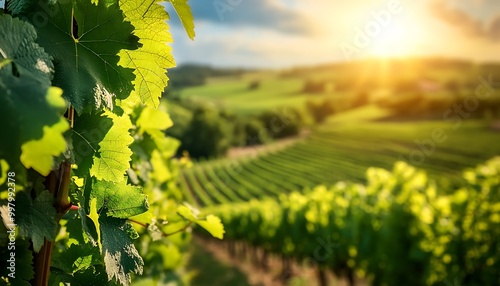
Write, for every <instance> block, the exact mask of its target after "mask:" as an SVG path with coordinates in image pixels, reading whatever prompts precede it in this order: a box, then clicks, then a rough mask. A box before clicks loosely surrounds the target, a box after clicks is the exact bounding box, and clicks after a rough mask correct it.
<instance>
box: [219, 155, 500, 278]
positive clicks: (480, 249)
mask: <svg viewBox="0 0 500 286" xmlns="http://www.w3.org/2000/svg"><path fill="white" fill-rule="evenodd" d="M499 175H500V158H498V157H497V158H494V159H491V160H490V161H488V162H486V163H485V164H483V165H480V166H478V167H477V168H476V169H474V170H467V171H465V172H464V174H463V176H464V181H463V184H462V185H461V186H459V187H457V188H456V189H455V192H451V193H450V194H446V193H448V192H443V191H440V190H438V189H437V187H436V184H435V183H434V182H433V181H432V180H429V179H428V177H427V175H426V174H425V173H424V172H423V171H419V170H417V169H415V168H413V167H411V166H409V165H407V164H406V163H403V162H398V163H396V164H395V166H394V169H393V171H392V172H389V171H386V170H383V169H377V168H371V169H369V170H368V171H367V174H366V176H367V184H366V185H364V186H363V185H357V184H351V183H343V182H340V183H337V184H336V185H335V186H333V187H331V188H328V189H327V188H325V187H323V186H319V187H316V188H314V189H313V190H311V191H309V192H307V191H306V192H305V193H298V192H293V193H291V194H290V195H287V196H285V195H282V196H280V197H279V199H278V200H270V199H268V200H262V201H256V200H253V201H250V202H246V203H239V204H225V205H221V206H217V207H213V208H210V211H212V212H214V213H216V214H217V215H219V216H220V217H221V219H222V221H223V223H224V225H225V226H226V237H228V238H230V239H235V240H243V241H246V242H248V243H250V244H252V245H255V246H259V247H262V248H263V249H264V250H266V251H269V252H273V253H278V254H284V255H288V256H292V257H294V258H296V259H297V260H299V261H302V260H304V259H309V261H311V260H312V261H314V262H315V263H317V264H318V265H319V266H321V267H326V268H330V269H332V270H333V271H335V272H336V273H337V274H339V275H342V273H354V272H356V273H357V274H358V275H360V276H363V277H366V279H368V280H369V281H370V283H371V285H442V284H443V283H446V281H448V282H449V281H457V282H458V283H459V284H467V285H494V284H496V283H497V281H498V273H497V271H496V270H497V269H498V265H497V264H498V261H499V259H500V252H499V245H500V242H499V241H498V239H497V237H498V230H499V229H500V228H499V224H500V207H499V206H500V197H499V196H498V194H499V192H498V190H499V188H500V179H499V178H500V176H499ZM410 273H411V274H412V278H411V279H408V275H409V274H410Z"/></svg>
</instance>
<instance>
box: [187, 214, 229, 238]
mask: <svg viewBox="0 0 500 286" xmlns="http://www.w3.org/2000/svg"><path fill="white" fill-rule="evenodd" d="M177 213H179V214H180V215H181V216H183V217H184V218H186V219H188V220H190V221H192V222H194V223H196V224H198V225H199V226H201V227H203V228H204V229H205V230H207V231H208V232H209V233H210V234H211V235H212V236H213V237H217V238H218V239H222V236H223V235H224V226H223V225H222V223H221V221H220V219H219V218H218V217H216V216H214V215H208V216H207V217H206V218H205V219H199V218H198V216H197V215H196V214H195V213H194V212H193V210H192V209H190V208H188V207H187V206H179V207H178V208H177Z"/></svg>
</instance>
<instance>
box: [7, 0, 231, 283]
mask: <svg viewBox="0 0 500 286" xmlns="http://www.w3.org/2000/svg"><path fill="white" fill-rule="evenodd" d="M172 4H173V5H174V7H175V9H176V11H177V13H179V16H180V18H181V19H182V22H183V24H184V26H185V27H186V30H187V32H188V34H189V36H190V37H191V38H193V37H194V24H193V18H192V16H191V12H190V9H189V7H188V6H187V1H173V2H172ZM7 8H8V9H7V10H6V13H2V14H0V26H1V27H2V29H1V31H0V114H1V118H0V119H1V120H2V121H3V122H4V124H2V126H1V127H0V132H2V133H3V134H5V135H6V136H8V138H7V137H6V138H5V139H6V140H2V141H1V142H0V185H1V187H2V188H1V190H2V191H1V193H0V198H1V199H2V200H1V201H0V206H1V208H2V218H3V221H8V216H9V215H10V214H9V213H8V212H10V211H14V210H13V207H10V206H9V207H8V206H7V203H14V201H13V199H14V197H13V196H12V195H11V194H10V193H8V191H7V189H8V188H9V191H10V192H15V212H16V213H15V222H16V224H17V227H18V229H17V230H18V232H17V235H16V243H18V244H17V245H16V247H17V248H18V249H16V259H17V260H18V261H16V262H17V263H19V264H22V265H19V264H18V265H16V267H17V275H18V278H16V279H14V278H12V277H11V276H10V275H9V272H5V271H4V270H5V269H2V271H1V272H0V277H1V279H0V281H2V283H11V284H13V285H17V284H16V283H17V282H19V281H23V282H22V283H24V284H26V285H28V284H29V283H34V284H39V285H42V284H46V283H49V284H50V285H59V284H71V285H106V284H111V285H114V284H122V285H129V284H130V283H131V280H132V277H134V279H135V280H140V276H139V275H140V274H142V273H143V272H144V273H147V275H148V277H147V281H149V282H150V283H153V284H158V283H160V281H166V277H175V276H177V275H178V274H176V271H178V269H177V267H179V266H181V265H182V260H183V252H184V249H185V245H186V244H188V243H189V238H190V236H189V235H187V234H185V233H182V232H177V233H175V235H172V236H171V235H170V233H171V232H172V229H177V230H178V226H179V224H182V225H189V224H190V223H191V222H190V221H193V222H195V223H197V224H200V225H203V226H204V227H206V228H207V229H208V230H209V231H211V232H212V233H213V234H214V236H217V237H219V238H221V237H222V233H223V229H222V225H221V224H220V220H218V219H217V218H215V217H214V216H210V215H209V216H207V217H206V219H200V218H198V217H186V218H184V217H182V216H180V215H178V214H177V213H176V211H177V207H178V205H179V203H180V202H181V201H182V200H183V197H182V194H181V193H180V192H179V190H178V189H177V187H176V177H177V174H178V168H179V165H180V164H181V163H180V162H179V161H178V160H175V159H172V157H173V156H174V155H175V153H176V149H177V147H178V146H179V143H178V142H177V141H176V140H175V139H173V138H169V137H167V136H166V135H165V130H166V129H167V128H170V127H171V126H172V121H171V120H170V117H169V116H168V113H167V112H166V110H165V109H164V108H160V109H156V108H158V107H159V97H160V96H161V94H162V92H163V89H164V88H165V86H166V84H167V81H168V78H167V75H166V73H165V69H166V68H171V67H173V66H174V65H175V63H174V60H173V57H172V54H171V48H170V47H169V46H168V45H167V43H171V42H172V41H173V40H172V37H171V35H170V33H169V31H168V24H167V23H166V22H165V20H168V19H169V15H168V14H167V12H165V10H164V8H163V7H162V6H161V5H159V3H157V2H155V1H153V0H150V1H136V0H124V1H115V0H109V1H108V0H106V1H96V0H60V1H41V2H38V3H35V1H29V0H28V1H27V0H13V1H8V7H7ZM40 8H43V9H40ZM42 10H43V12H42ZM40 13H43V14H42V15H41V14H40ZM11 15H14V17H13V16H11ZM42 18H43V19H45V20H46V21H40V19H42ZM21 19H22V20H21ZM55 86H57V87H55ZM143 104H145V105H147V106H149V107H147V106H143ZM153 108H154V109H153ZM74 110H76V114H74V112H73V111H74ZM63 114H64V116H63ZM132 150H133V151H134V153H133V152H132ZM70 166H71V168H69V167H70ZM7 187H8V188H7ZM68 198H69V199H70V200H71V204H70V203H68ZM68 209H70V211H69V213H66V212H67V211H68ZM76 209H77V212H73V211H74V210H76ZM172 216H174V217H176V218H175V219H171V217H172ZM167 217H168V218H169V220H168V221H167ZM1 226H2V227H1V228H0V229H2V230H6V227H5V226H4V225H3V224H1ZM184 229H185V228H184ZM181 230H183V229H181ZM5 233H6V231H2V236H1V237H0V242H1V244H2V252H1V256H2V257H3V256H5V255H10V252H9V251H7V252H6V251H4V250H5V249H6V248H4V247H3V246H5V244H6V243H7V239H8V238H7V237H5V235H4V234H5ZM180 236H182V237H184V239H180V238H179V237H180ZM21 238H27V239H29V243H28V241H25V242H23V241H22V240H20V239H21ZM151 241H154V243H152V244H151V246H154V247H148V246H149V245H150V242H151ZM48 242H52V243H53V245H54V247H53V256H52V265H50V263H51V261H50V256H47V254H48V253H50V252H47V251H44V252H42V253H40V254H39V257H38V258H37V260H36V261H35V263H36V264H37V265H36V266H32V260H33V253H34V252H38V251H40V249H41V248H42V246H44V247H52V246H51V244H49V243H48ZM28 245H32V246H30V249H28ZM97 246H98V247H97ZM44 249H45V248H44ZM47 250H48V248H47ZM143 257H161V258H162V260H163V261H170V258H172V261H177V262H175V263H174V262H172V263H162V264H161V265H160V266H159V267H158V266H155V265H152V264H151V262H154V261H153V260H151V259H143ZM33 269H37V271H39V272H37V273H35V275H33ZM41 269H50V280H49V281H45V280H43V279H44V277H47V276H48V275H49V273H41V271H40V270H41ZM158 270H160V271H158ZM21 272H22V273H21Z"/></svg>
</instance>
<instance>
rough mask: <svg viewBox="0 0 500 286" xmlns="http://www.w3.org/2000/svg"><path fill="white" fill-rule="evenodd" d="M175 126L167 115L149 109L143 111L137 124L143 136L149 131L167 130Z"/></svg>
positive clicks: (157, 110) (160, 111)
mask: <svg viewBox="0 0 500 286" xmlns="http://www.w3.org/2000/svg"><path fill="white" fill-rule="evenodd" d="M173 124H174V123H173V122H172V119H170V116H168V114H167V113H165V112H163V111H162V110H159V109H152V108H149V107H145V108H143V109H142V111H141V114H140V115H139V118H138V119H137V123H136V125H137V127H139V133H141V134H142V133H143V132H144V131H148V130H165V129H167V128H169V127H172V125H173Z"/></svg>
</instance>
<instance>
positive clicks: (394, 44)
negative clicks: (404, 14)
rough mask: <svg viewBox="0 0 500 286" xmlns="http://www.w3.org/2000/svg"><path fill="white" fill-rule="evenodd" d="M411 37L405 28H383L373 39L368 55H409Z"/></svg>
mask: <svg viewBox="0 0 500 286" xmlns="http://www.w3.org/2000/svg"><path fill="white" fill-rule="evenodd" d="M411 42H412V39H411V36H410V35H408V33H407V30H406V29H405V27H403V26H401V25H390V26H388V27H385V28H384V29H383V30H382V31H381V32H380V33H379V35H377V36H376V37H374V38H373V43H372V45H371V47H369V48H368V53H369V54H370V55H372V56H376V57H390V56H402V55H406V54H408V53H409V50H410V48H411V47H410V46H409V45H410V43H411Z"/></svg>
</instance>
